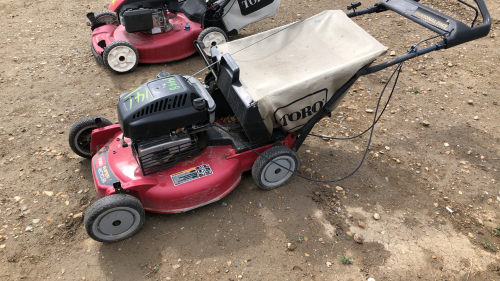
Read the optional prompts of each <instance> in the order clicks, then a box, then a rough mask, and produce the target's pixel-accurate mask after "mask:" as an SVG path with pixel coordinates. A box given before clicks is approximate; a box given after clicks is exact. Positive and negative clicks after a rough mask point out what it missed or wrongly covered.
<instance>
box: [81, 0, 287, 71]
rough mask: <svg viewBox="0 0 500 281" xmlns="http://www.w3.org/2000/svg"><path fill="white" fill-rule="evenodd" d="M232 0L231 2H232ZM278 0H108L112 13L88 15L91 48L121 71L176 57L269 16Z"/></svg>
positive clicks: (185, 55)
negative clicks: (140, 64)
mask: <svg viewBox="0 0 500 281" xmlns="http://www.w3.org/2000/svg"><path fill="white" fill-rule="evenodd" d="M235 3H237V4H235ZM279 6H280V0H259V1H257V0H238V1H237V0H209V1H205V0H184V1H181V2H179V1H178V0H113V1H112V2H111V4H110V5H109V9H110V10H111V11H112V12H109V11H106V12H100V13H97V14H94V13H88V14H87V17H88V19H89V20H90V23H91V29H92V44H91V49H92V53H93V54H94V56H95V57H96V58H97V60H98V61H99V62H101V63H103V64H104V65H105V66H106V67H107V68H109V69H111V70H113V71H115V72H117V73H124V72H128V71H131V70H132V69H133V68H134V67H136V66H137V64H138V63H139V62H141V63H159V62H167V61H174V60H179V59H182V58H185V57H188V56H190V55H192V54H194V53H195V52H196V49H195V48H194V46H193V41H195V40H199V41H202V42H203V43H204V44H205V46H207V50H208V48H209V47H210V46H214V45H216V44H221V43H224V42H226V41H228V36H234V35H236V34H238V32H239V31H240V30H241V29H243V28H244V27H245V26H247V25H249V24H251V23H253V22H257V21H259V20H262V19H265V18H267V17H271V16H274V15H275V14H276V13H277V12H278V8H279Z"/></svg>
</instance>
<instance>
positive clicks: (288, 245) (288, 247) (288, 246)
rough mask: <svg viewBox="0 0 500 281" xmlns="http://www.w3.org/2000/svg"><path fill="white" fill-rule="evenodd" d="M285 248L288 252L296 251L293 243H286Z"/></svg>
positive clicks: (295, 245)
mask: <svg viewBox="0 0 500 281" xmlns="http://www.w3.org/2000/svg"><path fill="white" fill-rule="evenodd" d="M286 248H287V249H288V251H293V250H295V249H297V244H295V243H293V242H290V243H287V244H286Z"/></svg>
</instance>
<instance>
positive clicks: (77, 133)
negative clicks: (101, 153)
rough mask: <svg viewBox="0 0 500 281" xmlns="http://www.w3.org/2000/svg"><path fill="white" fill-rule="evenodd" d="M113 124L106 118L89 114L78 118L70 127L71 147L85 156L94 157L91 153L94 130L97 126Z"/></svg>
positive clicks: (69, 139) (69, 138)
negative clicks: (91, 139)
mask: <svg viewBox="0 0 500 281" xmlns="http://www.w3.org/2000/svg"><path fill="white" fill-rule="evenodd" d="M109 125H113V123H111V121H109V120H108V119H106V118H102V117H98V116H89V117H85V118H82V119H80V120H78V121H77V122H76V123H75V124H73V126H71V129H69V136H68V141H69V147H71V150H73V152H74V153H76V154H78V155H79V156H81V157H83V158H88V159H90V158H92V155H90V137H91V136H92V131H93V130H94V129H97V128H102V127H105V126H109Z"/></svg>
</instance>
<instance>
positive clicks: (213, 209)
mask: <svg viewBox="0 0 500 281" xmlns="http://www.w3.org/2000/svg"><path fill="white" fill-rule="evenodd" d="M252 193H253V194H252ZM262 195H273V197H274V196H277V195H276V194H269V192H265V191H262V190H259V189H258V188H257V187H256V186H255V185H254V183H253V181H252V179H251V175H249V174H248V173H245V174H244V175H243V178H242V181H241V183H240V184H239V185H238V186H237V187H236V188H235V190H233V191H232V192H231V193H230V194H229V195H228V196H226V197H224V198H223V199H222V200H220V201H218V202H215V203H212V204H210V205H207V206H204V207H201V208H198V209H195V210H192V211H189V212H186V213H181V214H153V213H146V221H145V223H144V226H143V227H142V229H141V230H140V231H139V233H137V234H136V235H135V236H133V237H132V238H130V239H127V240H125V241H123V242H118V243H115V244H102V245H101V246H100V253H101V254H103V256H104V257H105V259H106V262H105V263H101V268H102V272H113V275H108V278H111V279H110V280H138V279H139V278H144V276H145V275H146V274H147V273H149V272H150V271H152V270H153V269H154V267H155V266H156V265H157V264H158V263H161V267H170V269H171V268H172V266H173V265H176V264H180V265H182V267H184V266H185V265H186V263H187V264H193V263H194V262H196V261H198V260H203V259H205V258H208V257H218V256H228V255H230V254H231V253H236V252H244V251H245V249H247V248H249V247H254V246H256V245H258V244H262V241H263V240H264V238H265V237H266V233H265V231H264V229H265V225H264V224H263V223H262V222H261V219H260V218H258V217H255V216H254V215H253V213H254V211H255V210H254V209H257V208H258V207H257V205H256V203H257V202H258V201H255V200H258V197H262ZM254 198H255V200H253V199H254ZM249 202H252V203H249ZM241 218H244V219H243V220H242V219H241ZM179 260H180V261H179ZM193 261H194V262H193ZM131 268H134V270H130V269H131ZM131 272H133V274H134V276H130V274H131ZM121 273H123V275H122V274H121Z"/></svg>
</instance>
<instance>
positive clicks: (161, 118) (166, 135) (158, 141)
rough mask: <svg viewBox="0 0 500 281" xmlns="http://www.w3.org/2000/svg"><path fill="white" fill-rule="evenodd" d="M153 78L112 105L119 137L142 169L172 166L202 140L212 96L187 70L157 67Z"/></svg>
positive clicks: (211, 118)
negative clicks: (177, 71)
mask: <svg viewBox="0 0 500 281" xmlns="http://www.w3.org/2000/svg"><path fill="white" fill-rule="evenodd" d="M158 76H159V78H158V79H155V80H152V81H149V82H146V83H144V84H142V85H141V86H139V87H138V88H136V89H135V90H133V91H130V92H127V93H123V94H121V95H120V99H119V102H118V105H117V111H118V120H119V123H120V127H121V129H122V131H123V136H124V138H129V139H130V140H131V141H130V142H129V143H125V140H123V139H122V142H123V146H124V147H125V146H131V148H132V152H133V154H134V157H135V158H136V160H137V162H138V164H139V166H140V167H141V169H142V172H143V174H144V175H148V174H151V173H154V172H157V171H160V170H164V169H167V168H169V167H171V166H173V165H174V164H175V163H177V162H179V161H180V160H182V159H184V158H186V157H188V156H191V155H194V154H196V153H198V152H199V151H200V150H201V149H203V148H204V147H205V146H206V131H207V130H209V124H210V123H212V122H213V121H214V119H215V102H214V101H213V99H212V97H211V96H210V94H209V93H208V92H207V90H206V89H205V87H204V86H203V85H202V84H201V83H200V82H199V81H198V80H197V79H196V78H193V77H190V76H185V77H182V76H179V75H170V74H168V73H160V74H159V75H158Z"/></svg>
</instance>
